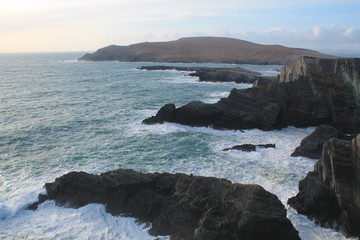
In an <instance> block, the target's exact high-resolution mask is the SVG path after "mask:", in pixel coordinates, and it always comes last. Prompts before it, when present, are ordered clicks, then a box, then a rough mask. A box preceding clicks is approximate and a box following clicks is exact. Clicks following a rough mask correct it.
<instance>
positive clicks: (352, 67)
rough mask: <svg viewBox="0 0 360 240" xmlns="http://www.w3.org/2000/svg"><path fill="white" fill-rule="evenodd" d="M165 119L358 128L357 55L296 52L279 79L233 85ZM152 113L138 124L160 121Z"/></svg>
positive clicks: (223, 125)
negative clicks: (299, 54) (334, 56)
mask: <svg viewBox="0 0 360 240" xmlns="http://www.w3.org/2000/svg"><path fill="white" fill-rule="evenodd" d="M172 113H173V115H172V116H171V117H170V118H171V122H176V123H180V124H185V125H190V126H208V127H213V128H216V129H252V128H259V129H262V130H273V129H280V128H284V127H287V126H295V127H308V126H318V125H321V124H328V125H331V126H333V127H335V128H337V129H339V130H341V131H343V132H350V133H355V132H360V59H359V58H354V59H316V58H311V57H302V58H300V59H299V60H298V61H296V62H295V63H294V64H292V65H290V66H288V67H284V68H283V69H282V70H281V75H280V80H279V82H275V83H270V84H268V85H265V86H260V87H255V88H249V89H243V90H237V89H233V90H232V91H231V92H230V95H229V97H227V98H223V99H221V100H220V101H219V102H217V103H215V104H205V103H202V102H190V103H188V104H186V105H184V106H182V107H179V108H175V109H174V110H173V111H172ZM163 121H164V120H162V119H161V118H158V117H157V116H156V117H152V118H151V120H145V121H144V123H156V122H163Z"/></svg>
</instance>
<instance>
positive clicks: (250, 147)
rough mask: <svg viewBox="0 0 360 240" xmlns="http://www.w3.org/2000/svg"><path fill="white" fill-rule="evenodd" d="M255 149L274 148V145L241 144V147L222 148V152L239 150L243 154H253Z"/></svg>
mask: <svg viewBox="0 0 360 240" xmlns="http://www.w3.org/2000/svg"><path fill="white" fill-rule="evenodd" d="M256 147H259V148H275V144H258V145H253V144H242V145H235V146H233V147H231V148H224V149H223V151H229V150H240V151H244V152H253V151H256Z"/></svg>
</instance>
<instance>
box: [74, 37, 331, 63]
mask: <svg viewBox="0 0 360 240" xmlns="http://www.w3.org/2000/svg"><path fill="white" fill-rule="evenodd" d="M300 56H313V57H322V58H326V57H331V56H329V55H325V54H322V53H319V52H316V51H311V50H307V49H299V48H288V47H283V46H279V45H261V44H255V43H251V42H247V41H242V40H238V39H231V38H219V37H193V38H181V39H179V40H177V41H170V42H153V43H150V42H144V43H138V44H133V45H130V46H116V45H111V46H108V47H104V48H101V49H99V50H97V51H96V52H95V53H92V54H89V53H88V54H85V55H84V56H82V57H81V58H79V60H82V61H113V60H117V61H127V62H190V63H192V62H204V63H209V62H215V63H236V64H242V63H249V64H279V65H285V64H288V63H290V62H293V61H294V60H295V59H297V58H298V57H300Z"/></svg>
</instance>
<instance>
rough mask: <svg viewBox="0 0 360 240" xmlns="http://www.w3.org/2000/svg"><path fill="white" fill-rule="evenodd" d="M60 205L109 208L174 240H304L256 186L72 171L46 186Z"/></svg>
mask: <svg viewBox="0 0 360 240" xmlns="http://www.w3.org/2000/svg"><path fill="white" fill-rule="evenodd" d="M45 188H46V190H47V195H40V196H39V199H40V201H39V202H38V203H35V204H33V205H32V206H31V207H30V208H32V209H34V208H36V207H37V205H38V204H39V203H41V202H43V201H45V200H47V199H54V200H55V201H56V203H57V204H58V205H61V206H67V207H76V208H77V207H81V206H84V205H86V204H89V203H102V204H106V209H107V211H108V212H110V213H112V214H114V215H118V214H123V215H127V216H133V217H135V218H137V219H139V220H140V221H142V222H149V223H151V224H152V225H151V229H150V231H149V232H150V234H152V235H155V236H156V235H171V239H175V240H180V239H197V240H211V239H213V240H215V239H242V240H247V239H252V240H255V239H274V240H275V239H276V240H278V239H289V240H291V239H300V238H299V236H298V232H297V231H296V230H295V229H294V228H293V226H292V224H291V222H290V221H289V220H288V219H287V218H286V210H285V208H284V206H283V205H282V204H281V202H280V201H279V200H278V198H277V197H276V196H275V195H273V194H271V193H269V192H267V191H265V190H264V189H263V188H262V187H260V186H258V185H243V184H234V183H231V182H230V181H228V180H225V179H217V178H212V177H198V176H192V175H190V176H189V175H185V174H169V173H153V174H143V173H138V172H135V171H133V170H126V169H118V170H115V171H110V172H106V173H103V174H101V175H92V174H88V173H85V172H71V173H68V174H66V175H64V176H62V177H60V178H57V179H56V180H55V182H53V183H47V184H46V185H45Z"/></svg>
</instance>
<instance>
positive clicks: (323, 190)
mask: <svg viewBox="0 0 360 240" xmlns="http://www.w3.org/2000/svg"><path fill="white" fill-rule="evenodd" d="M288 203H289V204H290V206H291V207H293V208H295V209H296V210H297V211H298V212H299V213H301V214H304V215H306V216H308V217H309V218H311V219H314V220H315V221H316V222H317V223H319V224H321V225H322V226H325V227H331V228H334V229H336V230H338V231H341V232H343V233H344V234H345V235H346V236H357V237H360V227H359V223H360V134H359V135H357V137H355V138H354V139H353V140H352V141H346V140H341V139H337V138H332V139H330V140H329V141H328V142H326V143H325V144H324V147H323V153H322V157H321V160H319V161H318V162H317V163H316V165H315V167H314V171H312V172H309V173H308V174H307V176H306V177H305V179H303V180H302V181H300V183H299V193H298V194H297V195H296V196H295V197H293V198H290V199H289V200H288Z"/></svg>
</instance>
